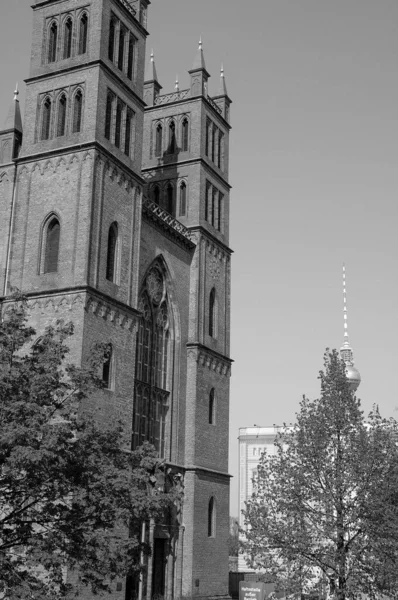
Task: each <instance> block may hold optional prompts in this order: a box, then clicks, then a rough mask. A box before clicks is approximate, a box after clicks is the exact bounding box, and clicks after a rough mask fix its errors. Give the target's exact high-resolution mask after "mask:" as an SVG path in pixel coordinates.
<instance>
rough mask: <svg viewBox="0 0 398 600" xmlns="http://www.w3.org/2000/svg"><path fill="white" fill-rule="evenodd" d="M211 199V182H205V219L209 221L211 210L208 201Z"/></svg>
mask: <svg viewBox="0 0 398 600" xmlns="http://www.w3.org/2000/svg"><path fill="white" fill-rule="evenodd" d="M210 200H211V184H210V183H209V182H208V181H207V182H206V197H205V219H206V221H208V222H210V219H211V210H210V204H211V202H210Z"/></svg>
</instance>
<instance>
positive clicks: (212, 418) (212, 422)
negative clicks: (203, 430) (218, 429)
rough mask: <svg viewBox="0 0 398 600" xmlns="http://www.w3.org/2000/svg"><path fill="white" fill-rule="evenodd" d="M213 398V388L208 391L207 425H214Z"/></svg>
mask: <svg viewBox="0 0 398 600" xmlns="http://www.w3.org/2000/svg"><path fill="white" fill-rule="evenodd" d="M214 398H215V393H214V388H213V389H212V390H211V391H210V394H209V425H214V423H215V418H214V417H215V415H214V409H215V406H214Z"/></svg>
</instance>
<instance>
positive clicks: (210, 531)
mask: <svg viewBox="0 0 398 600" xmlns="http://www.w3.org/2000/svg"><path fill="white" fill-rule="evenodd" d="M214 535H215V506H214V497H213V496H212V497H211V498H210V500H209V506H208V512H207V536H208V537H214Z"/></svg>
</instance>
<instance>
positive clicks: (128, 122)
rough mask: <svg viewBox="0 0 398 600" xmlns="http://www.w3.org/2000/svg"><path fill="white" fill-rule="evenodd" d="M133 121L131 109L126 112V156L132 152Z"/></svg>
mask: <svg viewBox="0 0 398 600" xmlns="http://www.w3.org/2000/svg"><path fill="white" fill-rule="evenodd" d="M132 123H133V115H132V113H131V111H130V110H128V111H127V114H126V136H125V138H124V153H125V155H126V156H130V154H131V128H132Z"/></svg>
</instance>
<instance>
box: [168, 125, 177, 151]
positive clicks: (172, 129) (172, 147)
mask: <svg viewBox="0 0 398 600" xmlns="http://www.w3.org/2000/svg"><path fill="white" fill-rule="evenodd" d="M175 151H176V124H175V123H174V121H170V124H169V152H170V154H174V153H175Z"/></svg>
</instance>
